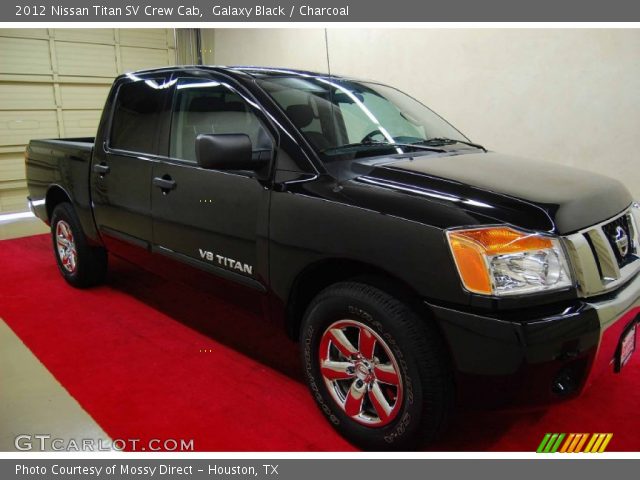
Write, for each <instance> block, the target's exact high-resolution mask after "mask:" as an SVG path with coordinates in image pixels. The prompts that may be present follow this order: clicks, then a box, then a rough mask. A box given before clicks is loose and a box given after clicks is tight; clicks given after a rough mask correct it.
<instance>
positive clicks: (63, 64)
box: [56, 42, 118, 77]
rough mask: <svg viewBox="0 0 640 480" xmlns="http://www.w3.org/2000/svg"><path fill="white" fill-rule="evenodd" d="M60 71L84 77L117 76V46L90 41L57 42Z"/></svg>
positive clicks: (62, 73) (63, 73) (61, 73)
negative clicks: (90, 42)
mask: <svg viewBox="0 0 640 480" xmlns="http://www.w3.org/2000/svg"><path fill="white" fill-rule="evenodd" d="M56 56H57V60H58V73H59V74H60V75H80V76H83V77H115V76H116V75H117V74H118V68H117V66H116V47H115V46H113V45H96V44H89V43H71V42H56Z"/></svg>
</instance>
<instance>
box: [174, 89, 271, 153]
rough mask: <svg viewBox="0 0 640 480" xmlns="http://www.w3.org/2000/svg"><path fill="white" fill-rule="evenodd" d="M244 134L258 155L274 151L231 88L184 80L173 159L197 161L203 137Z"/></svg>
mask: <svg viewBox="0 0 640 480" xmlns="http://www.w3.org/2000/svg"><path fill="white" fill-rule="evenodd" d="M228 133H244V134H246V135H248V136H249V138H250V139H251V145H252V147H253V150H254V152H255V151H258V150H268V149H271V139H270V137H269V135H268V134H267V131H266V130H265V128H264V126H263V125H262V123H261V122H260V120H259V119H258V117H257V116H256V115H255V113H253V112H252V111H251V109H250V107H249V105H248V104H247V103H246V102H245V101H244V99H243V98H242V97H241V96H240V95H239V94H238V93H236V92H235V91H234V90H232V89H231V88H230V87H228V86H227V85H225V84H223V83H220V82H217V81H212V80H203V79H182V80H180V81H178V84H177V85H176V94H175V99H174V110H173V118H172V121H171V139H170V147H169V148H170V156H171V157H172V158H176V159H179V160H186V161H189V162H195V161H196V138H197V136H198V135H200V134H228Z"/></svg>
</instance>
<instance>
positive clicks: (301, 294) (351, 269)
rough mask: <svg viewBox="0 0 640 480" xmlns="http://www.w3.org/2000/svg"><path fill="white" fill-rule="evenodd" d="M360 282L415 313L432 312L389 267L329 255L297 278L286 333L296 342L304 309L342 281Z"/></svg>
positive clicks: (288, 303)
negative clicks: (394, 299)
mask: <svg viewBox="0 0 640 480" xmlns="http://www.w3.org/2000/svg"><path fill="white" fill-rule="evenodd" d="M347 280H350V281H358V282H361V283H365V284H367V285H370V286H372V287H376V288H379V289H380V290H384V291H385V292H387V293H389V294H390V295H393V296H394V297H396V298H397V299H398V300H401V301H403V302H405V303H406V304H408V305H409V306H410V307H411V308H412V309H414V310H415V311H416V313H418V314H421V315H430V314H431V312H430V311H429V309H428V308H427V307H426V306H425V305H424V303H423V302H422V301H421V296H420V294H419V293H418V292H417V291H416V290H415V289H414V288H413V287H412V286H411V285H409V284H408V283H407V282H405V281H403V280H402V279H400V278H398V277H397V276H395V275H393V274H391V273H389V272H387V271H386V270H384V269H382V268H380V267H377V266H375V265H371V264H368V263H365V262H361V261H357V260H351V259H345V258H329V259H323V260H319V261H317V262H315V263H312V264H311V265H308V266H307V267H305V268H304V269H303V270H302V271H301V272H300V273H299V274H298V275H297V276H296V278H295V280H294V282H293V284H292V287H291V289H290V293H289V296H288V300H287V304H286V310H285V328H286V331H287V335H289V337H291V338H292V339H293V340H295V341H297V340H298V337H299V334H300V325H301V323H302V317H303V316H304V312H305V310H306V308H307V306H308V305H309V303H311V301H312V300H313V298H314V297H315V296H316V295H318V293H320V292H321V291H322V290H324V289H325V288H327V287H329V286H330V285H333V284H335V283H338V282H342V281H347Z"/></svg>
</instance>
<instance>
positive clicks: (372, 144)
mask: <svg viewBox="0 0 640 480" xmlns="http://www.w3.org/2000/svg"><path fill="white" fill-rule="evenodd" d="M357 147H392V148H393V147H400V148H415V149H418V150H426V151H429V152H438V153H445V152H446V150H444V149H443V148H436V147H430V146H428V145H420V143H391V142H376V141H368V142H355V143H347V144H345V145H340V146H338V147H330V148H325V149H324V150H320V153H327V152H335V151H336V150H343V149H347V148H357Z"/></svg>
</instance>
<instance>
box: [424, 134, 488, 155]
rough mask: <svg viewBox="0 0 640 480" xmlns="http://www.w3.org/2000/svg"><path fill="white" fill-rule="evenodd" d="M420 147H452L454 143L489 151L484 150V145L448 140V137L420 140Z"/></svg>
mask: <svg viewBox="0 0 640 480" xmlns="http://www.w3.org/2000/svg"><path fill="white" fill-rule="evenodd" d="M416 143H418V144H419V145H422V144H427V145H438V144H440V145H451V144H452V143H462V144H464V145H469V146H470V147H473V148H479V149H480V150H484V152H485V153H486V152H487V149H486V148H484V147H483V146H482V145H480V144H479V143H472V142H466V141H464V140H456V139H453V138H446V137H434V138H429V139H427V140H420V141H419V142H416Z"/></svg>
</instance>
